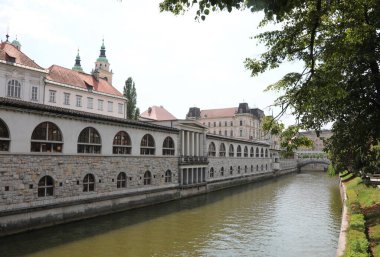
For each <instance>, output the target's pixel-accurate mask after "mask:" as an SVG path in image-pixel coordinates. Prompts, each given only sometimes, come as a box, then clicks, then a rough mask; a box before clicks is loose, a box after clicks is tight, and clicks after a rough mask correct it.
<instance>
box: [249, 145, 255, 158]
mask: <svg viewBox="0 0 380 257" xmlns="http://www.w3.org/2000/svg"><path fill="white" fill-rule="evenodd" d="M249 157H251V158H253V157H255V149H253V146H252V147H251V151H250V153H249Z"/></svg>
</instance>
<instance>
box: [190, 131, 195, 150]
mask: <svg viewBox="0 0 380 257" xmlns="http://www.w3.org/2000/svg"><path fill="white" fill-rule="evenodd" d="M190 135H191V137H190V145H191V156H194V155H195V154H194V132H190Z"/></svg>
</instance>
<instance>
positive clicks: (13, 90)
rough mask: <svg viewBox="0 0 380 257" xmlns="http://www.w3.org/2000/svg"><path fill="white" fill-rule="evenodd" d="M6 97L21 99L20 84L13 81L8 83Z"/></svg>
mask: <svg viewBox="0 0 380 257" xmlns="http://www.w3.org/2000/svg"><path fill="white" fill-rule="evenodd" d="M7 96H9V97H15V98H21V83H20V82H18V81H17V80H15V79H12V80H10V81H8V90H7Z"/></svg>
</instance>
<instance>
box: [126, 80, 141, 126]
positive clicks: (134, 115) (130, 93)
mask: <svg viewBox="0 0 380 257" xmlns="http://www.w3.org/2000/svg"><path fill="white" fill-rule="evenodd" d="M123 95H124V97H125V98H127V99H128V102H127V118H128V119H131V120H138V118H139V116H140V110H139V108H137V106H136V104H137V93H136V87H135V82H134V81H133V79H132V78H131V77H129V78H128V79H127V80H126V81H125V86H124V89H123Z"/></svg>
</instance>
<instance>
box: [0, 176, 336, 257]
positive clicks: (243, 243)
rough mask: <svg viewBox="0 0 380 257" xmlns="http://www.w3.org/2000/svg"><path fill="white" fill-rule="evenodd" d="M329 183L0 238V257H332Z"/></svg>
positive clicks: (220, 196) (291, 182)
mask: <svg viewBox="0 0 380 257" xmlns="http://www.w3.org/2000/svg"><path fill="white" fill-rule="evenodd" d="M339 197H340V196H339V188H338V182H337V179H336V178H330V177H328V176H327V175H326V174H325V173H322V172H305V173H300V174H291V175H287V176H283V177H280V178H278V179H276V180H271V181H265V182H259V183H256V184H250V185H245V186H241V187H236V188H231V189H226V190H222V191H218V192H214V193H210V194H207V195H201V196H197V197H192V198H188V199H183V200H181V201H174V202H169V203H165V204H160V205H156V206H152V207H148V208H141V209H137V210H131V211H126V212H123V213H117V214H112V215H107V216H104V217H99V218H94V219H89V220H85V221H80V222H74V223H71V224H66V225H60V226H56V227H52V228H47V229H42V230H38V231H33V232H29V233H23V234H20V235H15V236H10V237H6V238H0V256H2V257H5V256H39V257H41V256H46V257H53V256H54V257H61V256H62V257H63V256H64V257H76V256H78V257H79V256H80V257H84V256H88V257H98V256H99V257H114V256H118V257H119V256H133V257H139V256H239V257H240V256H258V257H264V256H265V257H266V256H273V257H299V256H308V257H309V256H310V257H318V256H321V257H328V256H332V257H333V256H335V252H336V247H337V241H338V236H339V229H340V222H341V207H342V206H341V202H340V198H339Z"/></svg>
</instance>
